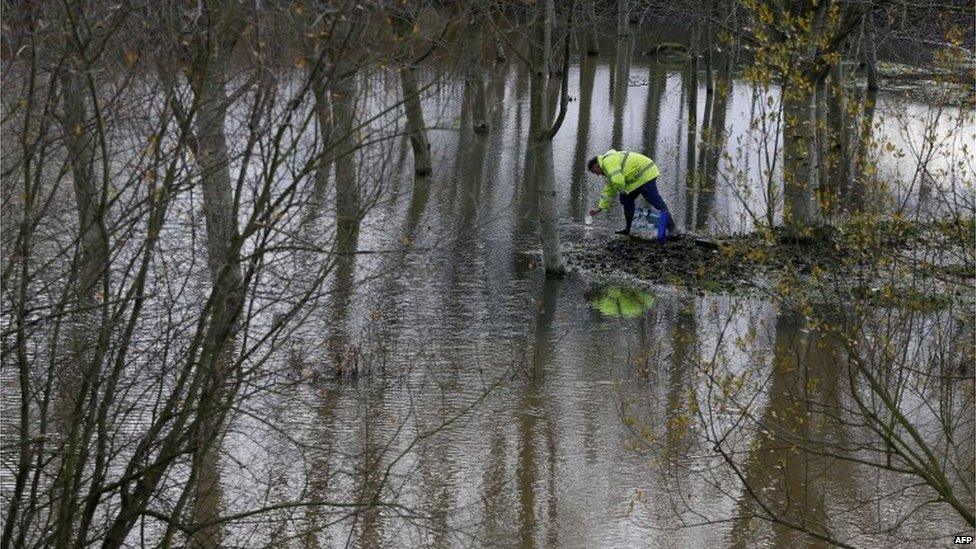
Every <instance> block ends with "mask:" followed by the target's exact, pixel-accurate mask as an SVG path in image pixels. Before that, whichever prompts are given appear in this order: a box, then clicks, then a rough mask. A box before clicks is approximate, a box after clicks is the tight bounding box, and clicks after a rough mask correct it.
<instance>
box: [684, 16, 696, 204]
mask: <svg viewBox="0 0 976 549" xmlns="http://www.w3.org/2000/svg"><path fill="white" fill-rule="evenodd" d="M698 39H699V36H698V24H697V23H696V24H694V25H693V27H692V31H691V35H690V37H689V40H690V42H689V44H688V52H689V53H690V56H691V57H690V58H689V61H688V76H687V78H686V79H685V88H686V91H685V93H686V94H687V95H686V99H687V101H688V105H687V108H688V143H687V144H686V145H685V147H686V150H685V154H686V161H687V162H686V163H687V165H686V167H685V169H686V173H687V175H686V176H685V187H686V188H688V189H690V190H691V192H694V193H697V192H698V177H697V174H696V173H695V154H696V152H697V150H696V149H697V147H698Z"/></svg>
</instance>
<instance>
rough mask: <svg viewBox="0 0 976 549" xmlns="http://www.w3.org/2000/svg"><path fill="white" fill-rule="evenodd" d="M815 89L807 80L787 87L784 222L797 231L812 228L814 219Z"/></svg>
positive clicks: (784, 152) (784, 95)
mask: <svg viewBox="0 0 976 549" xmlns="http://www.w3.org/2000/svg"><path fill="white" fill-rule="evenodd" d="M813 90H814V86H813V83H811V82H809V81H808V80H806V79H803V78H797V79H794V80H793V81H792V82H785V83H784V85H783V119H784V120H783V197H784V209H783V219H784V221H785V222H786V224H787V226H790V227H793V228H799V227H803V226H807V225H809V224H810V223H811V222H812V221H813V217H814V203H813V182H812V175H813V170H812V169H811V168H812V165H811V161H812V158H811V157H812V147H813V141H814V132H813V130H814V128H813V108H812V102H813Z"/></svg>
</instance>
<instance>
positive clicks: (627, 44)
mask: <svg viewBox="0 0 976 549" xmlns="http://www.w3.org/2000/svg"><path fill="white" fill-rule="evenodd" d="M631 49H632V48H631V41H630V39H628V38H621V39H619V40H617V55H616V60H615V61H616V63H615V65H616V68H615V70H614V71H613V76H612V77H611V78H613V79H615V80H616V82H614V85H613V135H612V137H611V146H612V147H613V148H614V149H622V148H623V146H624V143H623V141H624V108H625V107H626V106H627V91H628V88H629V87H630V51H631Z"/></svg>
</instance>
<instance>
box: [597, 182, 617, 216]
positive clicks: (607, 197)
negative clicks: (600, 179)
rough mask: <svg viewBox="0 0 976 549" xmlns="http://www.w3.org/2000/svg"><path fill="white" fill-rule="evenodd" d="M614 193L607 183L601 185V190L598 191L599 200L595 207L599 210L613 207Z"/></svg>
mask: <svg viewBox="0 0 976 549" xmlns="http://www.w3.org/2000/svg"><path fill="white" fill-rule="evenodd" d="M614 194H616V193H614V191H613V186H612V185H611V184H610V183H607V184H606V185H604V186H603V190H602V191H600V202H599V203H597V205H596V209H597V210H600V211H606V210H609V209H610V208H612V207H613V195H614Z"/></svg>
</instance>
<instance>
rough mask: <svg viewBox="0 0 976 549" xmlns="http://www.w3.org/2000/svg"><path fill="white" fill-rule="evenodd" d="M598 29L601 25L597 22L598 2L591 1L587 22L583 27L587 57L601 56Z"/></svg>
mask: <svg viewBox="0 0 976 549" xmlns="http://www.w3.org/2000/svg"><path fill="white" fill-rule="evenodd" d="M598 27H599V25H598V24H597V20H596V0H589V1H588V2H587V4H586V21H585V23H584V25H583V28H584V29H585V32H586V55H590V56H592V55H599V54H600V42H599V40H598V39H597V34H596V29H597V28H598Z"/></svg>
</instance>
